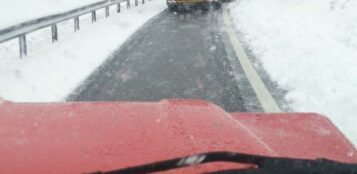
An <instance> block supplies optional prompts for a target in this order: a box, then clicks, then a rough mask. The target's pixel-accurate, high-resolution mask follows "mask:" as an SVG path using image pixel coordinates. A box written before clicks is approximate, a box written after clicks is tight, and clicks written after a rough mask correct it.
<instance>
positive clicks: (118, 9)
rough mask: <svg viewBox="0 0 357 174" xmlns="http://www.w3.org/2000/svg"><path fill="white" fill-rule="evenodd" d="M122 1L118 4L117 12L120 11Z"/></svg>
mask: <svg viewBox="0 0 357 174" xmlns="http://www.w3.org/2000/svg"><path fill="white" fill-rule="evenodd" d="M120 8H121V7H120V2H119V3H118V4H117V13H120Z"/></svg>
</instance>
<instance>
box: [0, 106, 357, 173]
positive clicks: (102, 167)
mask: <svg viewBox="0 0 357 174" xmlns="http://www.w3.org/2000/svg"><path fill="white" fill-rule="evenodd" d="M210 151H231V152H239V153H249V154H258V155H268V156H281V157H294V158H313V159H315V158H329V159H333V160H338V161H342V162H357V153H356V150H355V149H354V147H353V146H352V145H351V144H350V143H349V141H348V140H347V139H346V138H345V137H344V136H343V135H342V134H341V133H340V132H339V131H338V130H337V129H336V128H335V127H334V126H333V124H331V122H330V121H329V120H328V119H327V118H325V117H323V116H320V115H317V114H313V113H285V114H265V113H232V114H230V113H227V112H225V111H223V110H222V109H221V108H219V107H217V106H216V105H214V104H212V103H209V102H206V101H201V100H163V101H161V102H155V103H151V102H92V103H9V102H5V103H2V104H0V173H11V174H22V173H51V174H54V173H59V174H63V173H66V174H71V173H86V172H95V171H109V170H113V169H118V168H124V167H128V166H135V165H140V164H146V163H151V162H155V161H160V160H166V159H170V158H176V157H181V156H186V155H191V154H194V153H201V152H210ZM237 167H238V168H239V167H244V166H243V165H239V164H232V163H213V164H205V165H201V166H195V167H188V168H184V169H179V170H174V171H168V172H165V173H199V172H207V171H216V170H220V169H229V168H237Z"/></svg>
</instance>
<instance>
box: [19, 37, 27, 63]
mask: <svg viewBox="0 0 357 174" xmlns="http://www.w3.org/2000/svg"><path fill="white" fill-rule="evenodd" d="M19 44H20V58H23V57H24V56H26V55H27V44H26V35H25V34H23V35H20V36H19Z"/></svg>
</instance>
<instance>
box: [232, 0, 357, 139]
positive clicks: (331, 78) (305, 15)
mask: <svg viewBox="0 0 357 174" xmlns="http://www.w3.org/2000/svg"><path fill="white" fill-rule="evenodd" d="M230 10H231V15H232V17H233V19H234V21H235V23H236V26H237V28H238V29H239V30H240V31H241V32H243V33H244V38H245V39H246V41H247V42H248V43H249V45H250V47H251V49H252V50H253V51H254V53H255V55H256V56H257V58H258V59H259V60H261V62H262V64H263V66H264V68H265V69H266V71H267V72H268V73H269V74H270V75H271V77H272V79H273V80H274V81H277V82H278V84H279V85H280V86H282V87H284V88H285V89H287V90H288V91H289V93H288V95H287V99H288V100H289V101H291V103H292V104H291V105H292V108H293V109H294V110H295V111H303V112H318V113H321V114H324V115H327V116H328V117H329V118H330V119H331V120H332V121H333V122H334V123H335V124H336V125H337V126H338V127H339V128H340V129H341V130H342V132H344V133H345V134H346V135H347V136H348V137H349V138H350V139H351V140H352V141H353V143H354V144H357V1H355V0H313V1H311V0H289V1H286V0H241V1H239V2H235V3H233V4H232V5H231V6H230Z"/></svg>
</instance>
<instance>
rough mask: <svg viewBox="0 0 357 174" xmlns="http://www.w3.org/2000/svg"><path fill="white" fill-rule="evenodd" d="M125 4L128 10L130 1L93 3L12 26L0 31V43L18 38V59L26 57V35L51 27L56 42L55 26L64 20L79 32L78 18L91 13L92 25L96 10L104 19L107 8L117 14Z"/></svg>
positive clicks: (107, 15)
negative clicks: (100, 12) (113, 9)
mask: <svg viewBox="0 0 357 174" xmlns="http://www.w3.org/2000/svg"><path fill="white" fill-rule="evenodd" d="M134 1H135V6H137V5H138V4H139V3H138V0H134ZM122 2H126V6H127V8H130V0H105V1H100V2H97V3H93V4H90V5H87V6H84V7H80V8H77V9H74V10H71V11H68V12H64V13H59V14H55V15H50V16H46V17H43V18H38V19H35V20H30V21H27V22H24V23H21V24H18V25H14V26H11V27H8V28H5V29H3V30H0V43H3V42H6V41H9V40H12V39H15V38H18V39H19V48H20V58H22V57H24V56H26V55H27V43H26V35H27V34H29V33H31V32H34V31H37V30H40V29H42V28H46V27H51V30H52V42H56V41H57V40H58V30H57V24H58V23H59V22H63V21H66V20H70V19H73V21H74V32H76V31H78V30H79V16H81V15H84V14H88V13H91V15H92V23H94V22H96V21H97V17H96V16H97V15H96V10H99V9H103V8H104V9H105V17H109V7H110V6H112V5H116V6H117V12H118V13H119V12H120V10H121V5H120V3H122ZM144 3H145V0H142V4H144Z"/></svg>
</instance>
